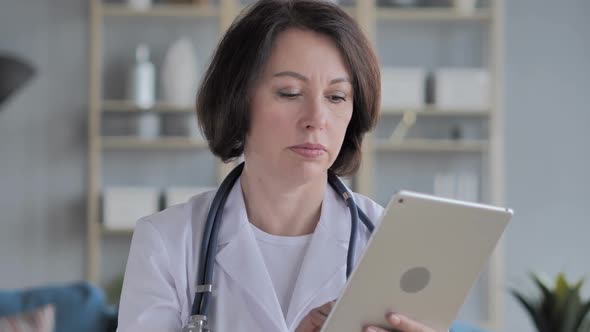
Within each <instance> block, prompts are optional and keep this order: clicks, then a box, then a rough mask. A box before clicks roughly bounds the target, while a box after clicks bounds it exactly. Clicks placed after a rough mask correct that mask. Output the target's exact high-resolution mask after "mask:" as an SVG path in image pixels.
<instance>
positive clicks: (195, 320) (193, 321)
mask: <svg viewBox="0 0 590 332" xmlns="http://www.w3.org/2000/svg"><path fill="white" fill-rule="evenodd" d="M205 325H207V317H206V316H203V315H192V316H191V317H190V319H189V322H188V324H186V326H185V327H183V328H182V332H211V330H209V329H208V328H206V327H205Z"/></svg>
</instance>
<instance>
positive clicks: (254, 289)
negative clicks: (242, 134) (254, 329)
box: [215, 180, 287, 331]
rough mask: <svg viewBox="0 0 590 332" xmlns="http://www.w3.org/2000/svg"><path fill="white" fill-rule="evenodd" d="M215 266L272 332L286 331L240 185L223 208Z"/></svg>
mask: <svg viewBox="0 0 590 332" xmlns="http://www.w3.org/2000/svg"><path fill="white" fill-rule="evenodd" d="M222 219H223V222H222V225H221V228H220V230H219V240H218V243H219V245H220V246H222V248H221V249H220V250H219V252H218V253H217V255H216V258H215V260H216V262H217V264H218V265H219V267H221V269H222V270H223V271H225V273H227V274H228V275H229V276H230V278H231V279H232V280H233V281H234V282H235V283H236V284H237V285H238V287H240V288H242V290H243V291H245V292H246V293H247V294H248V295H249V296H250V297H251V301H252V302H253V303H256V304H258V305H259V306H260V307H261V308H262V310H264V311H265V312H266V314H267V317H268V319H269V320H270V323H271V324H272V325H273V326H274V327H273V329H272V331H287V326H286V324H285V319H284V317H283V312H282V310H281V306H280V304H279V301H278V299H277V296H276V294H275V291H274V287H273V284H272V281H271V279H270V275H269V274H268V271H267V268H266V265H265V263H264V258H263V257H262V253H261V252H260V249H259V247H258V243H257V242H256V237H255V235H254V233H253V231H252V228H251V227H250V224H249V222H248V219H247V215H246V206H245V204H244V198H243V195H242V190H241V185H240V181H239V180H238V181H237V182H236V184H235V185H234V188H233V189H232V191H231V193H230V195H229V196H228V200H227V202H226V205H225V208H224V215H223V218H222Z"/></svg>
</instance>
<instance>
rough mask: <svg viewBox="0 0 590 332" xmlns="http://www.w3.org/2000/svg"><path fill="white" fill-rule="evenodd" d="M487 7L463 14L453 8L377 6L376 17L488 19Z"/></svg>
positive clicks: (453, 19)
mask: <svg viewBox="0 0 590 332" xmlns="http://www.w3.org/2000/svg"><path fill="white" fill-rule="evenodd" d="M491 18H492V15H491V12H490V11H489V10H488V9H478V10H476V11H475V12H474V13H473V14H463V13H460V12H458V11H456V10H454V9H453V8H411V9H410V8H408V9H404V8H402V9H399V8H378V9H377V19H380V20H404V21H410V20H415V21H489V20H491Z"/></svg>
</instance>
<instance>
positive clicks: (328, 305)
mask: <svg viewBox="0 0 590 332" xmlns="http://www.w3.org/2000/svg"><path fill="white" fill-rule="evenodd" d="M334 303H336V301H330V302H328V303H325V304H324V305H322V306H321V307H319V308H318V310H319V311H320V312H321V313H322V314H323V315H324V316H328V315H329V314H330V312H331V311H332V308H334Z"/></svg>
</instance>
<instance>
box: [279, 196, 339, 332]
mask: <svg viewBox="0 0 590 332" xmlns="http://www.w3.org/2000/svg"><path fill="white" fill-rule="evenodd" d="M349 237H350V213H348V209H347V207H346V204H345V203H344V201H343V200H342V199H341V198H339V196H338V194H337V193H336V191H334V190H333V189H332V188H331V187H330V186H328V187H327V188H326V194H325V196H324V200H323V202H322V210H321V216H320V221H319V223H318V225H317V227H316V229H315V232H314V233H313V236H312V239H311V242H310V244H309V247H308V249H307V251H306V254H305V257H304V259H303V263H302V264H301V269H300V271H299V276H298V277H297V281H296V283H295V288H294V289H293V295H292V297H291V302H290V304H289V309H288V311H287V317H286V318H287V324H288V325H289V327H290V328H289V331H293V330H295V328H296V327H295V326H293V324H296V323H298V322H299V321H300V320H301V319H302V318H303V317H304V316H305V315H306V314H307V313H308V312H309V311H310V310H312V309H313V308H312V307H310V305H311V304H312V302H313V300H314V299H315V298H316V296H317V295H318V294H320V290H321V289H322V288H323V287H326V286H327V285H328V284H331V283H332V282H334V279H338V278H340V279H343V280H344V274H345V272H346V271H345V267H346V255H347V252H348V242H349ZM342 286H344V285H342ZM332 300H335V298H328V299H324V301H322V302H324V303H325V302H328V301H332ZM324 303H319V305H322V304H324Z"/></svg>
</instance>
